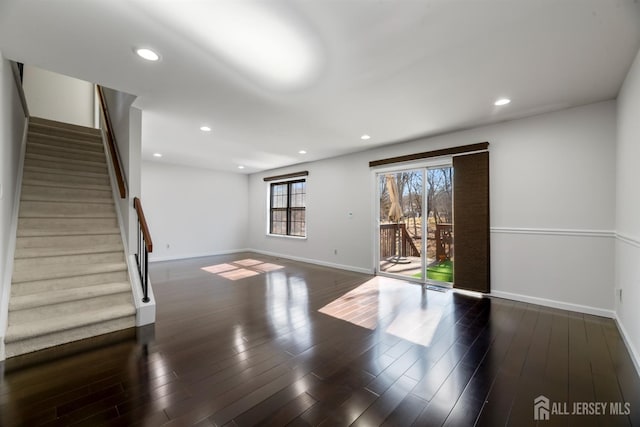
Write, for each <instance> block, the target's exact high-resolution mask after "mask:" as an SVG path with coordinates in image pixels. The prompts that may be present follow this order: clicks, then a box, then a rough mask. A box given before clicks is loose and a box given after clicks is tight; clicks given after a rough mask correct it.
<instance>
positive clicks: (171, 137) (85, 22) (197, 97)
mask: <svg viewBox="0 0 640 427" xmlns="http://www.w3.org/2000/svg"><path fill="white" fill-rule="evenodd" d="M176 5H179V8H176ZM134 47H151V48H153V49H154V50H156V51H157V52H158V53H159V54H160V55H161V60H160V61H159V62H157V63H150V62H145V61H143V60H141V59H140V58H138V57H137V56H135V55H134V54H133V48H134ZM639 47H640V4H638V2H637V0H422V1H417V0H414V1H406V0H327V1H314V0H305V1H303V0H289V1H269V0H254V1H243V0H209V1H188V0H187V1H184V0H183V1H178V0H173V1H170V0H167V1H152V0H130V1H124V0H122V1H116V0H111V1H99V0H67V1H35V0H2V1H1V2H0V50H1V51H2V53H3V55H4V56H5V57H8V58H10V59H14V60H18V61H21V62H24V63H27V64H31V65H35V66H39V67H42V68H45V69H48V70H51V71H55V72H59V73H62V74H67V75H70V76H73V77H77V78H80V79H83V80H88V81H91V82H95V83H99V84H102V85H105V86H108V87H112V88H115V89H119V90H122V91H125V92H129V93H132V94H135V95H138V96H139V98H138V100H137V101H136V106H138V107H140V108H141V109H142V110H143V157H144V158H145V159H149V160H153V161H161V162H169V163H178V164H186V165H194V166H201V167H208V168H214V169H219V170H228V171H235V172H240V171H239V170H238V169H237V167H238V165H244V166H245V167H246V168H245V169H243V170H242V172H243V173H252V172H256V171H259V170H265V169H271V168H275V167H279V166H285V165H290V164H295V163H299V162H303V161H310V160H317V159H321V158H327V157H331V156H336V155H340V154H344V153H348V152H354V151H360V150H365V149H369V148H372V147H375V146H378V145H384V144H391V143H394V142H399V141H402V140H407V139H412V138H416V137H420V136H429V135H434V134H438V133H442V132H447V131H452V130H455V129H461V128H467V127H470V126H475V125H479V124H485V123H491V122H496V121H502V120H508V119H511V118H516V117H523V116H527V115H532V114H538V113H542V112H547V111H552V110H557V109H561V108H566V107H570V106H576V105H581V104H586V103H590V102H595V101H600V100H606V99H612V98H615V97H616V95H617V93H618V90H619V89H620V86H621V84H622V81H623V79H624V77H625V75H626V72H627V71H628V69H629V66H630V65H631V62H632V60H633V58H634V57H635V54H636V52H637V51H638V48H639ZM245 53H246V54H248V55H245ZM503 96H506V97H509V98H511V99H512V100H513V102H512V103H511V104H510V105H508V106H504V107H495V106H494V105H493V102H494V101H495V100H496V99H497V98H499V97H503ZM205 124H206V125H209V126H210V127H211V128H212V131H211V132H209V133H203V132H201V131H200V130H199V127H200V126H202V125H205ZM365 133H366V134H369V135H371V137H372V138H371V139H370V140H368V141H363V140H361V139H360V136H361V135H362V134H365ZM299 150H306V151H307V152H308V153H307V154H306V155H301V154H298V151H299ZM155 152H160V153H162V154H163V157H162V158H161V159H154V158H153V157H152V154H153V153H155Z"/></svg>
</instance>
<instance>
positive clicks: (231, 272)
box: [201, 258, 284, 281]
mask: <svg viewBox="0 0 640 427" xmlns="http://www.w3.org/2000/svg"><path fill="white" fill-rule="evenodd" d="M281 268H284V266H283V265H278V264H272V263H269V262H264V261H259V260H256V259H251V258H246V259H241V260H239V261H233V262H230V263H223V264H216V265H209V266H207V267H202V268H201V270H203V271H206V272H207V273H211V274H217V275H218V276H220V277H224V278H225V279H229V280H234V281H235V280H240V279H246V278H247V277H252V276H257V275H258V274H262V273H268V272H270V271H274V270H280V269H281Z"/></svg>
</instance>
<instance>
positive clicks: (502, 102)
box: [493, 98, 511, 107]
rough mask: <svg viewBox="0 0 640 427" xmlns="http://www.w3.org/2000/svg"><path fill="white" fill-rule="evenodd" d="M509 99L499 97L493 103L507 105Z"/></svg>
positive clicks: (499, 105) (498, 105) (497, 105)
mask: <svg viewBox="0 0 640 427" xmlns="http://www.w3.org/2000/svg"><path fill="white" fill-rule="evenodd" d="M510 102H511V100H510V99H509V98H500V99H498V100H497V101H496V102H494V103H493V105H495V106H496V107H501V106H503V105H507V104H508V103H510Z"/></svg>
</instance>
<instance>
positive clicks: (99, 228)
mask: <svg viewBox="0 0 640 427" xmlns="http://www.w3.org/2000/svg"><path fill="white" fill-rule="evenodd" d="M119 232H120V228H118V222H117V219H116V218H115V217H113V218H19V219H18V232H17V236H18V237H30V236H65V235H67V236H80V235H87V234H114V233H119Z"/></svg>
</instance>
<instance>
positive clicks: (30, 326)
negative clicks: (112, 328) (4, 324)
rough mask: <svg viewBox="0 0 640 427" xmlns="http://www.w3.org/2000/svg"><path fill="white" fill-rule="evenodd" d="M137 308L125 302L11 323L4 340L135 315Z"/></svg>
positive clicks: (7, 342) (39, 334)
mask: <svg viewBox="0 0 640 427" xmlns="http://www.w3.org/2000/svg"><path fill="white" fill-rule="evenodd" d="M135 313H136V309H135V306H134V305H133V304H129V305H126V304H123V305H118V306H112V307H104V308H101V309H99V310H92V311H89V312H83V313H70V314H67V315H64V316H58V317H55V318H51V319H44V320H41V321H36V322H28V323H22V324H19V325H9V327H8V328H7V334H6V335H5V338H4V341H5V343H6V344H10V343H13V342H16V341H20V340H24V339H29V338H35V337H39V336H43V335H46V334H50V333H54V332H61V331H66V330H70V329H76V328H81V327H83V326H88V325H94V324H99V323H101V322H105V321H108V320H113V319H119V318H123V317H128V316H135Z"/></svg>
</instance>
